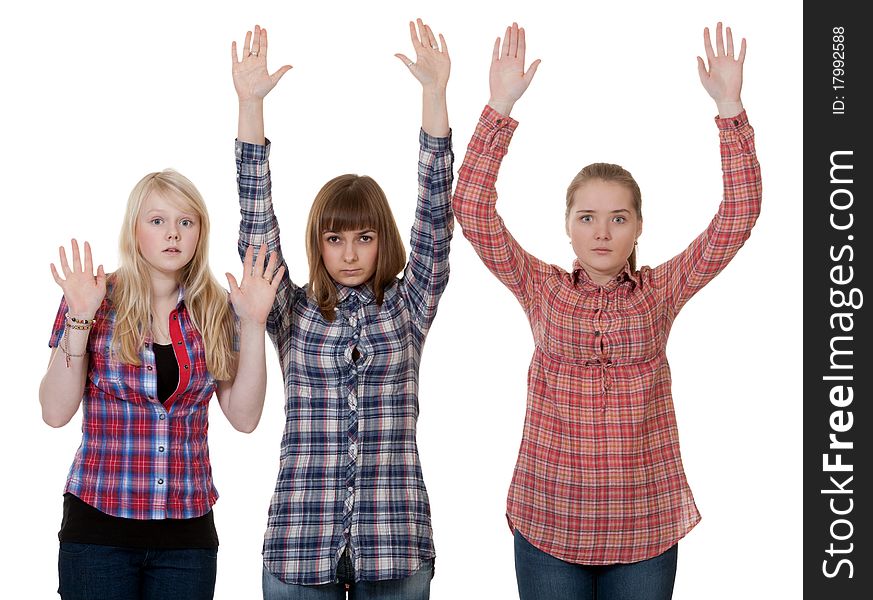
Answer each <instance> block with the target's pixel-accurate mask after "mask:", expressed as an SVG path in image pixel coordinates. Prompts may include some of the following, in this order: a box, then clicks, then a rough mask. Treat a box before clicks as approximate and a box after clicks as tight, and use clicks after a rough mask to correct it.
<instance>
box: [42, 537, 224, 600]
mask: <svg viewBox="0 0 873 600" xmlns="http://www.w3.org/2000/svg"><path fill="white" fill-rule="evenodd" d="M217 559H218V549H217V548H211V549H193V550H154V549H143V548H116V547H114V546H98V545H97V544H73V543H68V542H62V543H61V550H60V555H59V557H58V579H59V582H60V585H59V587H58V593H59V594H60V595H61V598H63V600H177V599H178V600H183V599H184V600H211V599H212V595H213V593H214V591H215V570H216V563H217Z"/></svg>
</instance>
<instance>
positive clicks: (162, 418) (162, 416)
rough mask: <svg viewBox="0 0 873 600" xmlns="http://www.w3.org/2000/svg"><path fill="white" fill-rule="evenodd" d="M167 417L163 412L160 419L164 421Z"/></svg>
mask: <svg viewBox="0 0 873 600" xmlns="http://www.w3.org/2000/svg"><path fill="white" fill-rule="evenodd" d="M166 418H167V415H163V414H162V415H161V416H159V417H158V419H160V420H161V421H163V420H164V419H166Z"/></svg>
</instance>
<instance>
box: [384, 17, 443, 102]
mask: <svg viewBox="0 0 873 600" xmlns="http://www.w3.org/2000/svg"><path fill="white" fill-rule="evenodd" d="M417 23H418V31H416V29H415V23H413V22H412V21H410V22H409V37H410V39H411V40H412V48H413V49H414V50H415V60H414V61H412V60H410V59H409V58H407V56H406V55H405V54H401V53H397V54H395V55H394V56H396V57H397V58H399V59H400V60H401V61H402V62H403V64H404V65H406V66H407V67H408V68H409V72H410V73H412V75H413V77H415V78H416V79H418V81H419V82H420V83H421V86H422V87H423V88H425V89H428V88H432V89H436V90H438V89H443V90H445V89H446V85H447V84H448V81H449V71H451V68H452V61H451V59H449V49H448V47H447V46H446V40H445V38H443V34H439V38H440V41H439V43H437V40H436V38H435V37H434V35H433V31H431V28H430V26H429V25H426V24H425V23H423V22H422V20H421V19H417ZM441 48H442V49H441Z"/></svg>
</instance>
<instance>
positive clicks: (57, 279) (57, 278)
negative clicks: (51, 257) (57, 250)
mask: <svg viewBox="0 0 873 600" xmlns="http://www.w3.org/2000/svg"><path fill="white" fill-rule="evenodd" d="M49 268H50V269H51V270H52V278H53V279H54V280H55V283H56V284H58V285H59V286H61V287H64V280H63V279H61V276H60V275H58V270H57V269H56V268H55V264H54V263H49Z"/></svg>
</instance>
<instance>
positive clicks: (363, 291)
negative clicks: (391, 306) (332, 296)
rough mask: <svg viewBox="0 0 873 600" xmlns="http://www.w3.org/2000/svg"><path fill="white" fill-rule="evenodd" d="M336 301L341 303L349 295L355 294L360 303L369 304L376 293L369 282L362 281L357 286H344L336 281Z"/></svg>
mask: <svg viewBox="0 0 873 600" xmlns="http://www.w3.org/2000/svg"><path fill="white" fill-rule="evenodd" d="M334 284H335V285H336V303H337V304H342V303H343V302H345V301H346V300H347V299H348V298H349V296H355V297H357V298H358V300H360V302H361V304H369V303H370V302H372V301H373V300H375V299H376V295H375V294H374V293H373V288H372V286H371V285H370V284H369V283H364V284H362V285H359V286H357V287H346V286H344V285H342V284H341V283H336V282H334Z"/></svg>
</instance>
